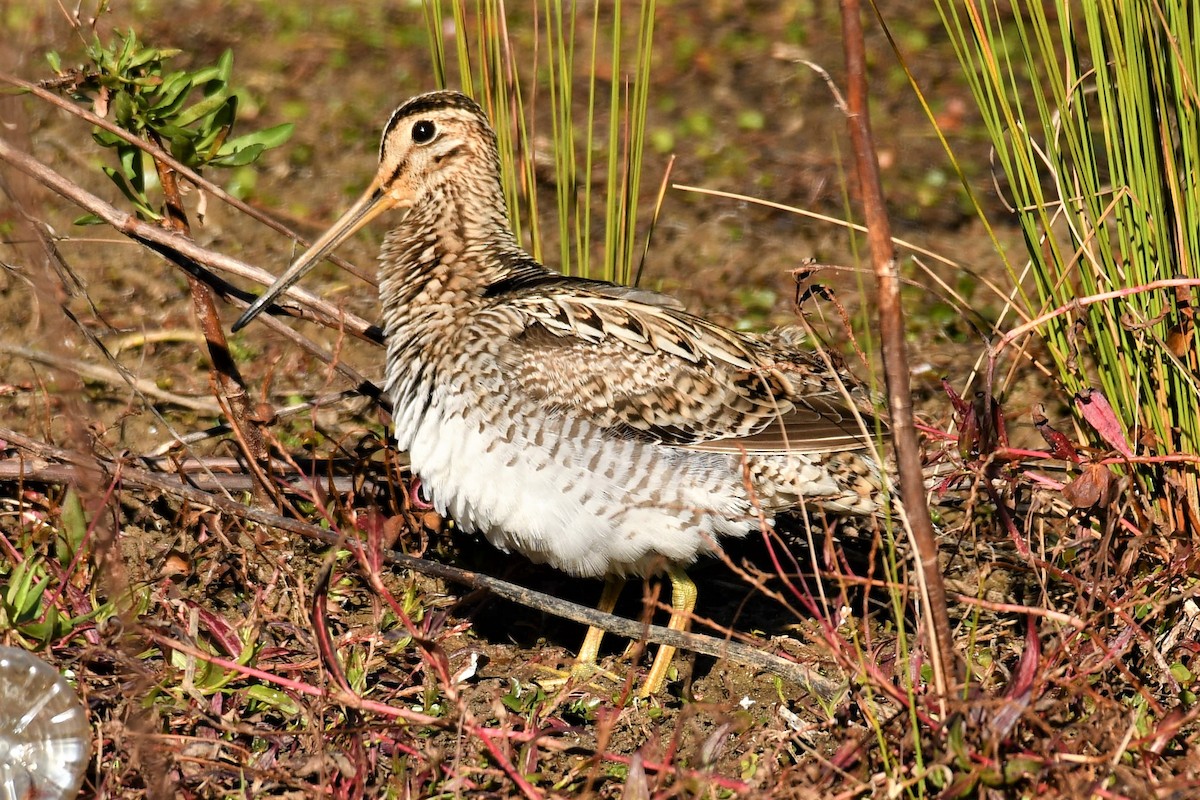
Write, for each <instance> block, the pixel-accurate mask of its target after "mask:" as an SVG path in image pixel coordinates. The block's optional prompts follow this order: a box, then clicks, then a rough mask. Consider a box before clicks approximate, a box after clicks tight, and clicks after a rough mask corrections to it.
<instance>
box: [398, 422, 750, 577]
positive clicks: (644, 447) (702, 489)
mask: <svg viewBox="0 0 1200 800" xmlns="http://www.w3.org/2000/svg"><path fill="white" fill-rule="evenodd" d="M454 405H456V404H455V403H454V402H453V401H452V400H451V401H448V402H445V403H437V402H435V403H434V404H433V406H434V407H432V408H430V409H429V410H428V411H427V412H426V413H425V415H424V416H423V418H422V419H420V421H419V422H418V423H417V424H416V425H415V426H412V427H411V428H410V429H409V430H407V431H400V430H398V433H399V434H400V437H399V438H400V439H401V445H402V446H404V445H407V449H408V451H409V455H410V458H411V460H412V468H413V471H414V473H416V474H417V475H420V476H421V480H422V481H423V483H424V485H425V486H426V487H428V488H429V490H430V492H431V494H432V496H433V500H434V504H435V506H436V508H437V509H438V511H439V512H440V513H442V514H449V515H450V516H452V517H453V518H454V519H455V521H456V522H457V523H458V524H459V525H461V526H462V527H463V528H465V529H467V530H471V531H476V532H478V533H481V534H483V535H484V536H485V537H487V539H488V541H490V542H491V543H492V544H493V545H495V546H496V547H499V548H500V549H502V550H505V551H510V550H512V551H516V552H518V553H521V554H523V555H525V556H526V557H528V558H530V559H531V560H533V561H535V562H537V563H546V564H550V565H551V566H554V567H557V568H558V569H561V570H564V571H565V572H569V573H571V574H574V575H579V576H585V577H599V576H603V575H606V574H610V573H615V574H627V573H628V574H646V573H648V572H651V571H653V570H655V569H657V568H660V567H663V566H666V565H667V562H670V563H682V564H687V563H690V562H692V561H693V560H695V558H696V557H697V556H698V555H699V554H701V553H706V552H712V551H713V550H715V549H718V548H717V547H716V538H717V537H718V536H721V535H744V534H745V532H746V531H747V530H749V528H750V527H751V525H752V520H750V519H749V518H748V517H747V516H746V509H747V508H748V504H747V502H746V500H745V497H744V490H743V489H742V487H741V481H740V477H738V478H737V479H736V480H732V479H731V478H733V477H734V476H736V475H737V473H738V472H740V470H738V471H735V470H734V468H733V465H732V464H731V463H730V457H729V456H725V455H719V454H699V453H689V452H685V451H678V450H672V449H671V448H666V447H664V446H662V445H658V444H647V443H644V442H637V441H629V440H622V439H611V438H609V439H605V438H603V437H602V436H601V432H600V431H599V430H598V429H597V428H596V427H595V426H592V425H589V424H587V423H584V422H581V421H578V420H575V421H565V420H561V419H557V420H549V421H543V422H542V423H540V424H537V425H536V427H534V426H532V425H529V426H527V425H524V424H518V423H508V424H504V423H501V424H499V425H498V424H497V423H496V422H495V421H494V419H484V417H485V414H484V413H483V411H481V410H479V409H465V408H464V409H461V410H459V409H454V408H453V407H452V406H454ZM439 406H440V412H439V410H437V409H438V407H439ZM404 410H405V409H398V411H400V412H401V414H403V412H404ZM503 416H504V417H506V418H507V417H508V416H509V415H507V414H505V415H503ZM514 416H516V418H517V419H518V420H522V417H521V416H520V415H519V414H518V415H514ZM493 417H494V415H493ZM522 421H524V420H522ZM410 436H411V439H410V438H409V437H410ZM405 439H407V440H408V441H404V440H405Z"/></svg>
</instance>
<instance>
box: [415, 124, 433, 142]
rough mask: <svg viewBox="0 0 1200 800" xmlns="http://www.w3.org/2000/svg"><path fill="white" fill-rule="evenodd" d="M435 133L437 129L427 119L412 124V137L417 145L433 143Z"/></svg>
mask: <svg viewBox="0 0 1200 800" xmlns="http://www.w3.org/2000/svg"><path fill="white" fill-rule="evenodd" d="M435 133H437V127H436V126H434V124H433V123H432V122H430V121H429V120H427V119H423V120H421V121H419V122H414V123H413V129H412V137H413V141H414V142H416V143H417V144H425V143H426V142H430V141H433V135H434V134H435Z"/></svg>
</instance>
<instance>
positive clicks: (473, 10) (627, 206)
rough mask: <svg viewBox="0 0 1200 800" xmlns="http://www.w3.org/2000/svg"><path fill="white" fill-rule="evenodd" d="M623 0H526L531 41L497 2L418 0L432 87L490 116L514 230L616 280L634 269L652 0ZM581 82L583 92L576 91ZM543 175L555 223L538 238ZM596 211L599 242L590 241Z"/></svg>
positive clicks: (563, 260)
mask: <svg viewBox="0 0 1200 800" xmlns="http://www.w3.org/2000/svg"><path fill="white" fill-rule="evenodd" d="M625 5H626V4H624V3H613V4H603V3H597V4H595V5H594V6H593V7H592V10H591V12H590V13H588V12H587V11H586V9H585V8H584V7H581V6H579V5H578V4H574V3H559V2H556V1H555V0H545V1H544V2H543V3H542V4H540V5H538V4H533V5H532V6H531V7H530V8H529V9H528V10H527V13H529V14H532V15H533V16H534V17H535V19H533V20H531V21H526V22H524V23H523V24H521V25H520V30H521V32H522V34H519V35H524V36H526V37H529V38H527V39H521V40H519V41H518V40H517V39H518V36H519V35H514V34H513V33H512V32H511V31H510V28H509V25H508V19H507V18H506V15H505V9H504V7H503V5H502V4H499V3H495V2H485V3H467V2H463V0H449V2H441V0H439V2H429V3H427V4H426V6H425V8H426V18H427V21H428V27H429V42H430V48H431V51H432V57H433V63H434V74H435V78H436V81H437V83H438V85H439V86H447V85H448V84H449V85H454V86H456V87H457V88H461V89H462V91H464V92H466V93H467V94H470V95H473V96H474V97H475V98H476V99H477V100H479V101H480V102H481V103H483V104H484V106H485V108H486V109H487V111H488V114H489V115H490V116H491V118H492V123H493V124H494V126H495V128H496V134H497V136H498V138H499V140H500V159H501V164H503V165H504V166H505V168H506V170H505V175H504V181H505V193H506V195H507V199H508V205H509V211H510V214H511V216H512V221H513V227H514V229H515V230H516V232H517V235H518V236H519V237H520V238H521V240H522V241H523V242H525V243H526V244H527V245H528V246H529V248H530V249H531V251H532V252H533V254H534V256H536V257H537V258H539V259H540V258H542V257H543V255H542V250H543V244H544V240H545V241H550V240H551V239H553V240H554V241H557V244H558V250H559V252H558V263H559V265H560V267H561V268H562V270H563V271H564V272H567V273H570V274H574V275H580V276H584V277H591V278H602V279H605V280H612V281H617V282H620V283H629V282H630V281H631V279H632V277H633V274H634V270H635V263H634V262H635V257H636V253H637V248H636V244H637V218H638V208H639V199H640V196H641V179H642V154H643V151H644V143H645V131H646V109H647V106H648V104H649V87H650V54H651V47H652V43H653V35H654V5H655V3H654V0H640V2H639V4H638V8H637V10H638V13H637V15H636V19H634V20H630V19H628V17H629V16H630V15H628V14H626V13H623V7H624V6H625ZM515 28H516V26H515V25H514V29H515ZM529 31H533V33H532V34H530V33H529ZM447 41H451V42H452V44H453V46H454V53H453V57H451V54H450V53H448V52H447V49H446V44H447ZM452 65H453V67H454V68H455V70H456V72H455V73H454V76H453V77H452V76H451V67H452ZM581 88H582V89H583V91H584V93H585V95H586V96H585V97H579V96H577V94H578V92H579V90H580V89H581ZM546 104H548V106H549V115H548V116H549V123H550V130H549V136H548V137H545V141H546V142H547V144H548V151H547V153H546V154H545V155H540V154H539V153H537V152H535V142H537V141H539V137H537V136H536V135H535V134H536V125H537V119H538V118H539V115H538V114H537V113H535V112H536V111H537V109H538V108H539V107H542V108H544V107H545V105H546ZM509 165H512V166H513V168H512V169H511V170H509V169H508V167H509ZM547 173H549V175H550V179H549V182H550V183H552V184H553V186H554V193H555V210H556V220H557V228H558V230H557V232H555V233H553V235H551V236H546V237H544V236H543V232H542V231H541V229H540V225H539V214H538V192H537V186H538V184H539V181H542V182H543V183H544V182H546V181H545V179H544V177H543V176H545V175H546V174H547ZM600 187H603V189H602V190H603V192H604V195H603V207H602V209H601V208H600V204H601V198H600V197H598V194H599V192H600V191H601V188H600ZM600 213H603V225H602V230H603V232H604V241H603V242H602V243H596V242H593V241H592V238H593V236H592V232H593V230H594V229H595V227H596V226H594V225H593V220H594V219H595V216H596V215H597V214H600ZM597 257H599V258H600V260H601V263H599V264H596V263H595V262H594V260H595V259H596V258H597ZM551 261H553V259H551Z"/></svg>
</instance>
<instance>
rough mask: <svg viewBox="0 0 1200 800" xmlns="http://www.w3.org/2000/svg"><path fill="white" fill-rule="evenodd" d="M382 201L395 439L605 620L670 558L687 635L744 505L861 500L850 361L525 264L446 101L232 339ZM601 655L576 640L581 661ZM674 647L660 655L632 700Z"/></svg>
mask: <svg viewBox="0 0 1200 800" xmlns="http://www.w3.org/2000/svg"><path fill="white" fill-rule="evenodd" d="M389 208H402V209H406V210H407V213H406V214H405V215H404V216H403V218H402V219H401V220H400V221H399V223H398V224H397V226H396V227H395V228H394V229H393V230H392V231H391V232H390V233H389V234H388V235H387V238H386V239H385V242H384V245H383V250H382V253H381V255H380V298H381V301H382V306H383V326H384V329H385V331H386V334H387V351H388V355H387V369H386V378H387V386H386V389H387V392H388V393H389V395H390V396H391V398H392V401H393V406H394V408H393V414H394V419H395V427H396V441H397V444H398V446H399V447H401V448H402V449H406V450H408V452H409V455H410V458H411V462H412V467H413V471H414V472H415V473H416V474H418V475H420V476H421V478H422V480H423V481H424V484H425V486H427V487H428V488H429V489H430V490H431V492H432V495H433V498H434V502H435V504H436V506H437V508H438V510H439V511H440V512H442V513H448V514H450V515H452V516H453V517H454V518H455V519H456V520H457V521H458V523H459V524H460V525H461V526H463V527H464V528H467V529H470V530H475V531H478V532H479V533H481V534H483V535H484V536H485V537H486V538H487V539H488V540H489V541H491V542H492V543H493V544H494V545H496V546H497V547H500V548H501V549H504V550H516V551H517V552H520V553H523V554H525V555H526V556H528V557H529V558H531V559H532V560H534V561H536V562H539V563H547V564H550V565H552V566H555V567H557V568H559V569H562V570H565V571H567V572H569V573H571V574H574V575H579V576H587V577H605V578H607V579H609V585H608V586H607V587H606V591H605V594H604V599H603V601H602V605H604V606H607V607H608V609H609V610H610V609H611V606H612V603H613V602H615V598H616V591H615V589H616V587H617V586H618V585H619V584H617V583H616V580H617V579H618V578H620V577H622V576H624V575H628V574H635V575H646V574H649V573H652V572H655V571H658V570H663V569H665V570H666V571H667V572H668V574H669V575H670V577H671V580H672V586H673V590H674V591H673V599H672V601H673V608H674V609H675V610H674V613H673V614H672V617H671V627H673V628H676V629H683V628H685V627H686V625H687V620H688V616H689V615H690V613H691V609H692V606H693V605H694V601H695V587H694V585H692V583H691V581H690V580H688V579H687V577H686V575H685V574H684V572H683V568H684V567H686V566H687V565H688V564H690V563H691V562H692V561H694V560H695V559H696V558H697V557H698V556H699V555H701V554H705V553H712V552H714V551H716V550H717V549H718V548H719V547H720V545H719V539H720V538H721V537H723V536H742V535H744V534H745V533H746V532H747V531H748V530H750V529H751V528H752V527H754V526H755V525H756V524H757V522H756V520H757V514H758V510H759V509H761V510H762V511H763V512H764V513H765V515H766V516H767V517H768V519H770V518H773V516H774V515H776V514H778V513H781V512H785V511H788V510H791V509H795V508H798V507H800V506H803V505H806V504H810V505H816V506H819V507H823V508H827V509H833V510H835V511H848V512H854V513H872V512H873V511H874V510H875V509H876V508H877V505H878V502H879V499H878V498H879V492H880V483H881V481H880V479H879V477H878V474H877V473H878V469H877V468H876V466H875V464H874V462H873V461H872V460H871V458H870V456H869V455H868V454H867V448H868V440H867V438H866V437H865V435H864V433H863V431H862V426H861V425H860V422H859V421H858V417H857V416H856V414H855V412H854V411H853V410H852V409H851V407H850V404H849V403H847V400H846V397H847V389H846V388H844V381H846V380H847V378H846V375H848V373H846V375H838V374H834V373H833V372H831V371H830V369H829V368H828V366H827V364H826V362H825V361H824V360H823V359H821V358H820V357H819V356H818V355H816V354H814V353H811V352H807V351H804V350H802V349H799V348H798V347H797V341H796V339H797V337H796V335H795V333H794V332H779V333H775V334H766V335H747V334H741V333H736V332H734V331H731V330H728V329H726V328H722V327H720V326H718V325H714V324H712V323H710V322H707V321H705V320H704V319H701V318H700V317H697V316H694V315H692V314H688V313H687V312H686V311H684V310H683V309H682V307H681V306H680V305H679V303H678V302H676V301H675V300H673V299H672V298H669V297H666V296H664V295H660V294H657V293H654V292H649V291H645V290H641V289H634V288H628V287H623V286H617V285H613V284H609V283H604V282H600V281H590V280H582V279H578V278H570V277H564V276H562V275H560V274H559V273H556V272H553V271H551V270H549V269H547V268H546V267H544V266H542V265H541V264H539V263H538V262H537V261H535V260H534V259H533V258H531V257H530V256H529V255H528V254H527V253H525V252H524V251H523V250H522V249H521V247H520V246H519V245H518V243H517V241H516V239H515V237H514V236H513V234H512V232H511V230H510V229H509V221H508V214H507V210H506V207H505V202H504V195H503V191H502V189H501V184H500V163H499V156H498V155H497V149H496V138H495V134H494V132H493V131H492V128H491V126H490V125H489V123H488V120H487V118H486V116H485V115H484V113H483V111H482V109H480V107H479V106H478V105H476V104H475V102H474V101H472V100H470V99H468V98H466V97H465V96H463V95H461V94H458V93H456V92H433V93H430V94H424V95H420V96H418V97H415V98H413V99H411V100H409V101H408V102H406V103H405V104H403V105H402V106H400V108H399V109H397V110H396V112H395V113H394V114H393V115H392V117H391V119H390V120H389V121H388V124H387V127H386V128H385V130H384V134H383V140H382V144H381V145H380V164H379V171H378V172H377V174H376V176H375V179H374V180H373V181H372V183H371V185H370V186H369V187H368V189H367V191H366V193H365V194H364V195H363V196H362V198H360V199H359V201H358V202H356V203H355V204H354V205H353V206H352V207H351V209H350V210H349V211H347V212H346V214H345V215H343V216H342V218H341V219H340V220H339V221H338V222H337V223H335V224H334V226H333V227H332V228H330V230H329V231H328V232H327V233H326V234H325V235H324V236H322V237H321V238H320V239H319V240H318V241H317V242H316V243H314V245H313V246H312V248H311V249H310V250H309V251H308V252H307V253H305V254H304V255H303V256H301V257H300V258H299V259H298V260H297V261H296V262H295V263H294V264H293V265H292V266H291V267H290V268H289V269H288V270H287V272H285V273H284V275H283V276H282V277H281V278H280V279H279V280H278V281H276V283H275V284H274V286H272V287H271V289H270V290H268V292H267V293H266V294H264V295H263V296H262V297H261V298H259V300H258V301H257V302H255V303H254V305H252V306H251V307H250V308H249V309H248V310H247V311H246V313H245V314H244V315H243V316H242V318H241V319H239V320H238V322H237V324H236V325H235V329H236V328H238V327H241V326H242V325H245V324H246V323H247V322H248V321H249V320H250V319H252V318H253V317H254V316H255V315H256V314H257V313H259V312H260V311H261V310H262V309H263V308H265V307H267V306H268V305H269V304H270V303H271V302H272V300H274V298H276V297H277V296H278V295H279V294H280V293H281V292H283V291H284V290H286V289H287V288H288V287H289V286H291V285H292V284H293V283H294V282H295V281H296V280H298V279H299V278H300V277H301V276H302V275H303V274H304V272H306V271H307V270H308V269H309V268H311V267H312V266H314V265H315V264H316V263H317V262H319V261H320V260H321V259H322V258H323V257H324V256H325V255H326V254H327V253H329V252H330V251H331V250H332V249H333V248H334V247H336V246H337V245H338V244H339V243H340V242H342V241H343V240H344V239H346V238H347V237H348V236H350V235H351V234H353V233H354V232H355V231H357V230H358V229H359V228H361V227H362V226H363V225H364V224H366V223H367V222H368V221H370V220H371V219H373V218H374V217H375V216H377V215H378V214H379V213H381V212H382V211H384V210H386V209H389ZM849 380H850V383H849V388H848V392H849V396H850V397H851V398H852V399H853V401H854V405H855V406H857V407H859V408H863V409H866V408H867V407H868V405H869V404H868V403H867V402H866V399H865V393H864V392H863V391H862V389H861V387H859V386H858V385H857V384H855V383H853V381H852V379H849ZM598 645H599V636H598V633H596V632H592V633H589V636H588V639H587V641H586V642H585V645H584V648H583V651H582V652H581V653H580V658H581V660H586V659H594V658H595V655H596V648H597V647H598ZM670 658H671V650H670V648H662V649H661V650H660V652H659V655H658V657H656V659H655V664H654V666H653V667H652V669H651V672H650V675H649V676H648V677H647V680H646V684H645V685H644V693H650V692H653V691H656V690H657V689H658V687H659V685H660V684H661V682H662V680H663V678H664V676H665V674H666V669H667V666H668V665H669V662H670Z"/></svg>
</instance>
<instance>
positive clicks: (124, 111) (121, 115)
mask: <svg viewBox="0 0 1200 800" xmlns="http://www.w3.org/2000/svg"><path fill="white" fill-rule="evenodd" d="M111 108H112V113H113V121H114V122H116V123H117V124H118V125H120V126H121V127H122V128H124V129H125V130H134V129H136V127H137V126H135V125H134V115H135V114H136V113H137V104H136V103H135V102H134V101H133V97H131V96H130V94H129V92H125V91H121V92H117V94H116V96H115V97H113V100H112V106H111Z"/></svg>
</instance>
